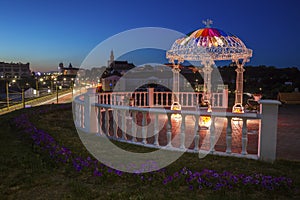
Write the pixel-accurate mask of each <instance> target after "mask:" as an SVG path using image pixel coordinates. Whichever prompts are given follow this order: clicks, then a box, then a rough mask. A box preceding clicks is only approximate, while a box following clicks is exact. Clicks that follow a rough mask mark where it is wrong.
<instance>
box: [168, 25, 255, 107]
mask: <svg viewBox="0 0 300 200" xmlns="http://www.w3.org/2000/svg"><path fill="white" fill-rule="evenodd" d="M203 23H204V24H205V25H206V27H205V28H203V29H199V30H196V31H193V32H192V33H191V34H190V35H187V36H186V37H183V38H179V39H177V40H176V41H175V42H174V43H173V45H172V47H171V49H170V50H169V51H167V55H166V57H167V59H169V62H170V63H172V64H173V74H174V79H173V89H174V90H175V91H174V94H175V95H174V98H173V102H172V103H173V104H175V103H176V104H179V102H178V100H177V98H176V93H177V92H178V89H179V86H178V85H179V82H178V80H179V79H177V78H176V77H177V76H178V75H177V74H179V71H180V69H179V64H180V63H182V62H184V61H185V60H187V61H200V62H201V64H202V65H203V67H204V68H203V75H204V77H203V79H204V88H203V89H204V95H203V99H202V101H204V102H207V103H208V104H209V105H210V104H211V72H212V70H213V66H214V65H215V61H218V60H232V61H233V62H235V63H236V65H237V69H236V72H237V77H236V95H235V104H234V106H233V112H243V106H242V103H243V72H244V71H245V70H244V65H245V63H246V62H248V61H249V58H250V57H252V50H251V49H248V48H247V47H246V46H245V44H244V43H243V42H242V41H241V40H240V39H239V38H238V37H237V36H235V35H232V34H229V33H226V32H224V31H222V30H220V29H216V28H211V27H210V25H211V24H212V21H211V20H206V21H203ZM198 70H200V69H198Z"/></svg>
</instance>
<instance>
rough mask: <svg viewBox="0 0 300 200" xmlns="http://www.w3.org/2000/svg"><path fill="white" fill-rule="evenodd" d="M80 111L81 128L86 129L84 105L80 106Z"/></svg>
mask: <svg viewBox="0 0 300 200" xmlns="http://www.w3.org/2000/svg"><path fill="white" fill-rule="evenodd" d="M80 111H81V113H80V116H81V117H80V121H81V122H80V127H81V128H84V106H83V105H80Z"/></svg>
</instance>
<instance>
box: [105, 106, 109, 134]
mask: <svg viewBox="0 0 300 200" xmlns="http://www.w3.org/2000/svg"><path fill="white" fill-rule="evenodd" d="M105 132H106V135H107V136H109V112H108V108H105Z"/></svg>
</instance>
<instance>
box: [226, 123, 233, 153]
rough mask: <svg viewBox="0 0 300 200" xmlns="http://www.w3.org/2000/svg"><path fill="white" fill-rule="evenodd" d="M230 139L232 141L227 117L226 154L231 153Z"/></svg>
mask: <svg viewBox="0 0 300 200" xmlns="http://www.w3.org/2000/svg"><path fill="white" fill-rule="evenodd" d="M231 139H232V127H231V117H227V128H226V146H227V148H226V153H228V154H230V153H231Z"/></svg>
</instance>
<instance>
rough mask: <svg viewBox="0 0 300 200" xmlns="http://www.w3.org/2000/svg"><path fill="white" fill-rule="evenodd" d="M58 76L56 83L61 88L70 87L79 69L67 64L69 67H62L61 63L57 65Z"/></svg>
mask: <svg viewBox="0 0 300 200" xmlns="http://www.w3.org/2000/svg"><path fill="white" fill-rule="evenodd" d="M58 69H59V76H57V82H58V84H60V85H61V86H62V87H71V86H72V85H73V84H74V82H75V79H76V76H77V72H78V71H79V68H75V67H73V66H72V64H71V63H70V64H69V67H64V64H63V63H59V66H58Z"/></svg>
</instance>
